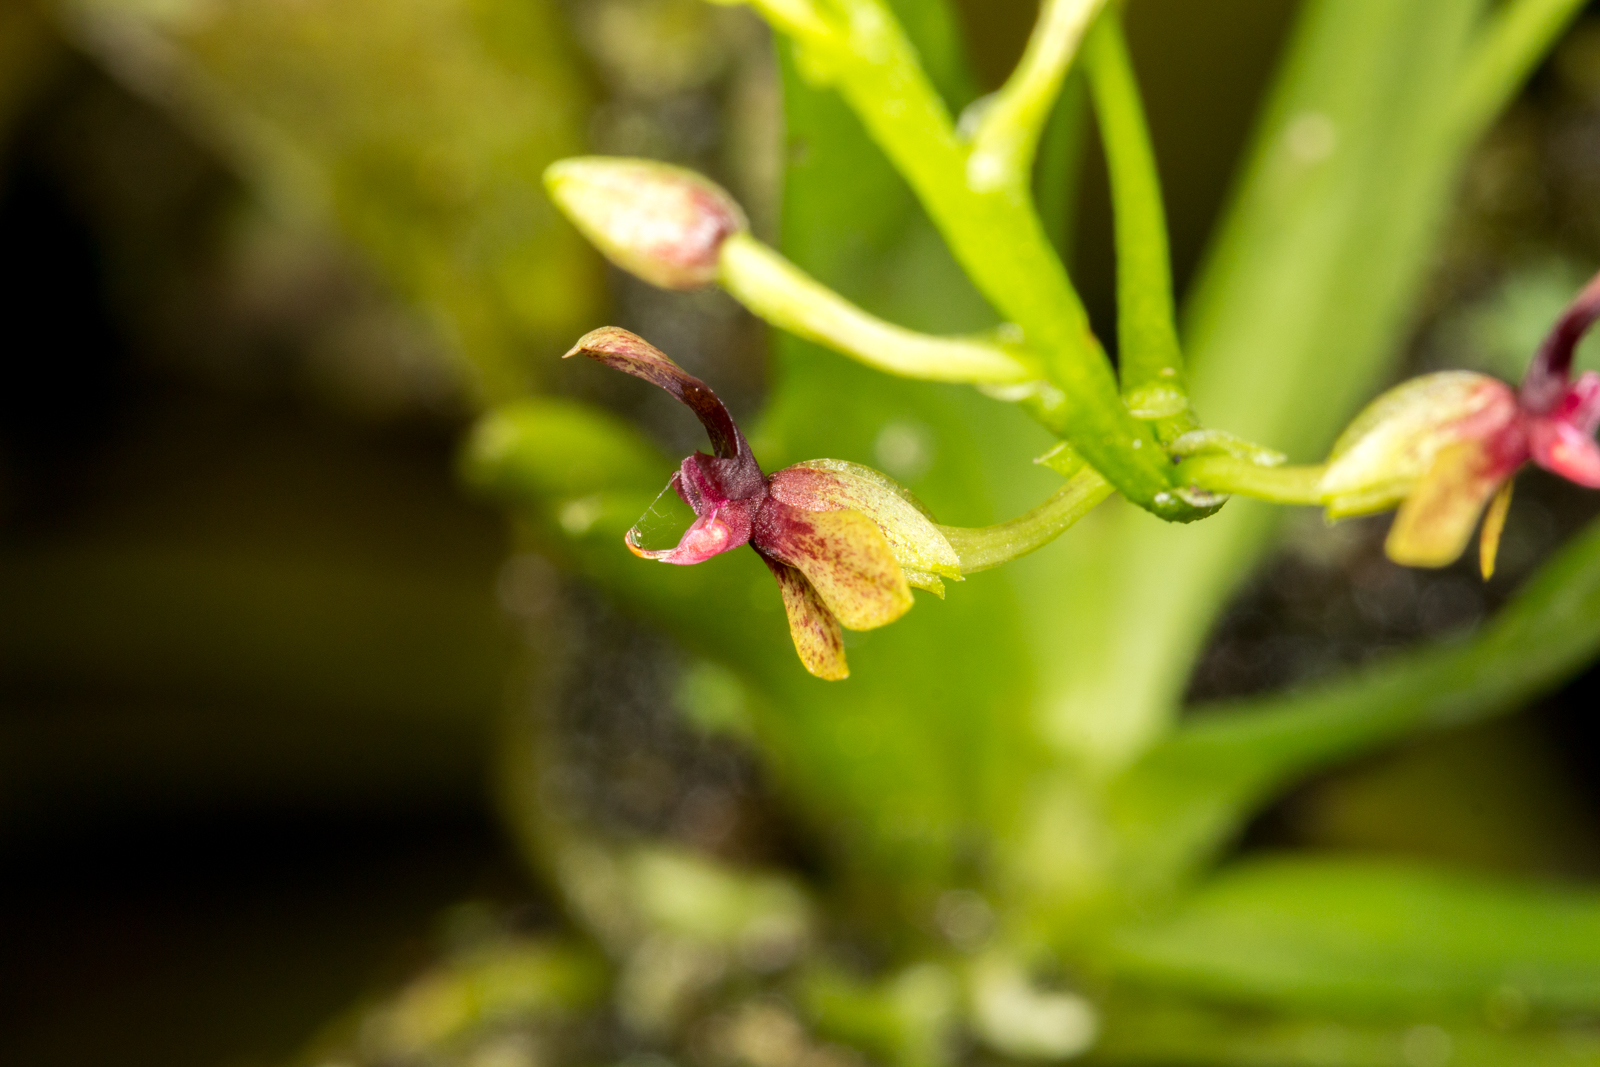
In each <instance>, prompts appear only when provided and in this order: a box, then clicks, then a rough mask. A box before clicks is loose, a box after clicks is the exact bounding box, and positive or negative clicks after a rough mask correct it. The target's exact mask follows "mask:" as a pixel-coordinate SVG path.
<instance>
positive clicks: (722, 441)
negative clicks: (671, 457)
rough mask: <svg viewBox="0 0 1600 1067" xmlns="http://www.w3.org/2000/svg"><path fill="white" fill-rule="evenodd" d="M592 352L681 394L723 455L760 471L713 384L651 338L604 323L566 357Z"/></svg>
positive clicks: (618, 367) (608, 363) (602, 360)
mask: <svg viewBox="0 0 1600 1067" xmlns="http://www.w3.org/2000/svg"><path fill="white" fill-rule="evenodd" d="M576 355H584V356H588V357H589V358H590V359H592V360H594V361H595V362H597V363H603V364H605V365H606V366H608V367H610V368H611V369H613V370H619V371H621V372H622V373H624V374H631V375H633V376H634V377H635V378H642V379H643V380H645V381H647V382H649V383H650V384H652V385H656V386H660V387H661V388H662V389H665V390H666V391H667V392H669V393H671V394H672V395H673V396H675V397H677V398H678V400H680V401H681V402H682V403H683V404H684V405H685V406H687V407H688V408H689V409H690V410H691V411H693V412H694V413H695V415H696V416H697V417H698V418H699V419H700V425H702V426H704V427H705V428H706V434H707V435H708V436H709V437H710V438H711V448H712V450H713V451H714V452H715V453H716V454H717V455H718V456H719V457H721V458H722V459H732V460H738V461H740V462H741V463H742V464H748V465H749V466H750V467H752V468H755V469H756V471H757V473H759V471H760V468H757V467H756V466H755V458H754V457H753V456H751V455H750V446H749V445H748V444H747V443H745V439H744V435H743V434H741V433H740V432H739V427H738V426H736V425H734V422H733V416H732V415H730V414H728V409H727V408H726V407H724V406H723V404H722V401H721V400H719V399H717V394H716V393H714V392H712V391H711V387H710V386H709V385H707V384H706V383H705V382H702V381H701V380H700V379H699V378H696V377H695V376H694V375H692V374H690V373H689V372H688V371H686V370H684V369H683V368H682V367H680V366H678V365H677V364H676V363H674V362H672V360H670V359H668V358H667V355H666V353H664V352H662V351H661V350H660V349H659V348H657V347H656V346H655V345H652V344H651V343H650V342H649V341H646V340H645V339H644V338H642V337H640V336H638V335H637V334H633V333H629V332H628V331H627V330H624V329H621V328H620V327H617V326H602V327H600V329H598V330H591V331H589V332H588V333H586V334H584V335H583V336H582V337H580V338H578V343H577V344H575V345H573V346H572V351H570V352H568V353H567V354H566V356H563V357H562V358H563V359H566V358H570V357H572V356H576Z"/></svg>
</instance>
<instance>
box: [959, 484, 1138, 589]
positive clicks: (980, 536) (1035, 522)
mask: <svg viewBox="0 0 1600 1067" xmlns="http://www.w3.org/2000/svg"><path fill="white" fill-rule="evenodd" d="M1110 495H1111V485H1110V483H1108V482H1107V481H1106V480H1105V479H1104V478H1102V477H1100V475H1099V473H1098V472H1096V471H1095V470H1094V469H1093V468H1090V467H1085V468H1083V469H1082V470H1081V471H1079V472H1078V473H1077V474H1075V475H1073V476H1072V478H1071V479H1069V480H1068V481H1067V484H1066V485H1063V486H1062V487H1061V488H1060V489H1058V490H1056V492H1055V494H1054V495H1053V496H1051V497H1050V499H1049V500H1046V501H1045V502H1044V503H1043V504H1040V505H1039V506H1038V507H1036V508H1034V509H1033V510H1032V511H1030V512H1028V513H1027V514H1025V515H1021V516H1018V517H1017V518H1015V519H1012V520H1011V521H1010V522H1002V523H997V524H995V525H994V526H978V527H968V526H941V527H939V532H940V533H942V534H944V536H945V539H946V540H948V541H949V542H950V547H952V548H954V549H955V550H956V555H957V556H959V557H960V558H961V573H962V574H972V573H974V572H975V571H986V570H988V569H989V568H991V567H998V566H1000V565H1001V564H1002V563H1010V562H1011V561H1012V560H1014V559H1020V558H1021V557H1023V556H1026V555H1027V554H1028V553H1030V552H1033V551H1036V550H1038V549H1040V548H1043V547H1044V546H1045V545H1047V544H1049V543H1050V542H1051V541H1054V540H1055V539H1056V538H1057V537H1060V536H1061V535H1062V534H1063V533H1065V532H1066V530H1067V528H1068V527H1069V526H1071V525H1072V524H1073V523H1075V522H1077V521H1078V520H1079V519H1081V518H1083V517H1084V516H1085V515H1087V514H1089V512H1091V511H1093V510H1094V509H1095V507H1096V505H1098V504H1099V503H1100V502H1101V501H1103V500H1105V498H1106V497H1108V496H1110Z"/></svg>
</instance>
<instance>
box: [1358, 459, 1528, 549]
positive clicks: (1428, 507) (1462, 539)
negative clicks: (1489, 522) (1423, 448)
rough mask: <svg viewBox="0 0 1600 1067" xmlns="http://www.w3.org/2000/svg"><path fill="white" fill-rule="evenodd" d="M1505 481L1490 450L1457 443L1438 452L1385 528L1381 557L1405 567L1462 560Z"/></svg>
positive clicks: (1503, 474)
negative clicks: (1486, 506) (1482, 515)
mask: <svg viewBox="0 0 1600 1067" xmlns="http://www.w3.org/2000/svg"><path fill="white" fill-rule="evenodd" d="M1505 479H1506V474H1505V472H1504V471H1502V470H1501V469H1500V465H1499V463H1498V462H1497V461H1496V459H1495V457H1494V456H1493V455H1492V454H1491V452H1490V450H1489V449H1488V448H1487V447H1485V446H1484V445H1483V444H1482V443H1480V442H1478V441H1458V442H1456V443H1455V444H1453V445H1449V446H1447V447H1445V448H1443V449H1441V450H1440V452H1439V454H1438V456H1437V457H1436V458H1435V459H1434V462H1433V466H1431V467H1429V468H1428V472H1427V473H1426V474H1424V475H1423V476H1422V478H1421V480H1420V481H1418V482H1417V485H1416V488H1415V489H1413V490H1412V492H1411V495H1410V496H1408V497H1407V498H1406V501H1405V503H1404V504H1402V505H1401V506H1400V512H1399V514H1397V515H1396V516H1395V518H1394V525H1393V526H1391V527H1390V528H1389V538H1388V540H1387V541H1385V542H1384V546H1383V547H1384V551H1385V552H1387V553H1388V556H1389V558H1390V559H1392V560H1394V561H1395V562H1396V563H1399V564H1403V565H1404V566H1407V567H1446V566H1449V565H1450V564H1451V563H1454V562H1455V561H1456V560H1457V559H1458V558H1460V556H1461V553H1462V551H1463V550H1465V549H1466V547H1467V541H1468V540H1470V539H1471V537H1472V528H1473V527H1474V526H1476V525H1477V523H1478V515H1479V514H1480V513H1481V512H1482V511H1483V506H1484V504H1486V503H1488V501H1489V498H1490V497H1491V496H1493V495H1494V492H1495V490H1496V489H1498V488H1500V484H1501V483H1502V482H1504V481H1505Z"/></svg>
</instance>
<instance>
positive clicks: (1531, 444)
mask: <svg viewBox="0 0 1600 1067" xmlns="http://www.w3.org/2000/svg"><path fill="white" fill-rule="evenodd" d="M1528 450H1529V451H1530V452H1532V453H1533V461H1534V462H1535V463H1537V464H1539V466H1541V467H1543V468H1544V469H1545V470H1547V471H1550V472H1551V473H1552V474H1559V475H1561V477H1563V478H1565V479H1567V481H1569V482H1576V483H1577V484H1579V485H1585V486H1588V487H1589V488H1590V489H1600V445H1597V444H1595V440H1594V438H1593V437H1591V436H1589V434H1587V433H1585V432H1584V431H1583V430H1582V429H1580V428H1579V427H1577V426H1574V425H1572V424H1571V423H1569V422H1563V421H1561V420H1560V419H1555V418H1533V419H1529V420H1528Z"/></svg>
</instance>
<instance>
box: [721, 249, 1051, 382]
mask: <svg viewBox="0 0 1600 1067" xmlns="http://www.w3.org/2000/svg"><path fill="white" fill-rule="evenodd" d="M719 270H720V275H719V280H720V281H721V282H722V286H723V288H724V289H726V290H727V291H728V292H729V293H731V294H732V295H733V298H734V299H735V300H737V301H739V303H741V304H743V305H744V306H745V307H746V308H748V309H749V310H750V311H751V312H752V313H753V314H755V315H756V316H757V317H758V318H761V319H764V320H766V321H767V322H769V323H771V324H772V325H773V326H776V327H778V328H779V329H781V330H787V331H789V332H790V333H792V334H795V335H796V336H798V337H803V338H805V339H806V340H808V341H815V342H817V343H818V344H822V345H826V346H828V347H829V348H832V349H834V350H836V351H838V352H842V353H844V354H845V355H847V356H849V357H851V358H852V359H856V360H859V361H860V362H862V363H865V364H866V365H867V366H869V367H872V368H874V369H876V370H881V371H884V372H885V373H888V374H897V375H900V376H901V377H903V378H921V379H924V380H926V381H934V382H971V383H983V384H992V385H994V384H1000V385H1003V384H1011V383H1017V382H1027V381H1033V380H1034V379H1036V378H1038V377H1039V368H1038V366H1037V361H1035V360H1032V359H1030V358H1028V357H1025V356H1024V355H1022V354H1020V353H1018V352H1017V351H1015V350H1013V349H1008V348H1006V347H1004V346H1003V345H1001V344H998V343H995V342H992V341H986V340H982V339H979V338H965V337H932V336H929V335H928V334H925V333H917V332H915V331H913V330H907V329H905V328H904V327H901V326H896V325H894V324H893V323H890V322H885V321H884V320H882V319H880V318H878V317H877V316H875V315H869V314H867V313H866V312H865V311H863V310H861V309H860V308H859V307H857V306H856V305H854V304H852V303H850V301H848V300H846V299H844V298H843V297H842V296H840V295H839V294H838V293H835V292H834V291H833V290H832V289H829V288H828V287H827V286H825V285H823V284H822V283H820V282H818V281H817V280H816V279H815V278H812V277H811V276H810V275H808V274H806V273H805V272H804V271H802V270H801V269H800V268H799V267H796V266H795V265H794V264H793V263H790V262H789V261H788V260H787V259H785V258H784V257H783V256H782V255H780V254H779V253H778V252H776V251H774V250H773V249H771V248H769V247H767V246H766V245H764V244H762V243H761V242H760V241H758V240H756V239H755V238H754V237H751V236H750V235H749V234H742V233H741V234H735V235H734V236H732V237H730V238H728V239H727V240H726V241H725V242H723V245H722V258H721V262H720V264H719Z"/></svg>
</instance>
